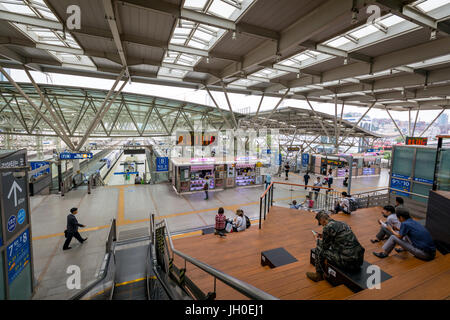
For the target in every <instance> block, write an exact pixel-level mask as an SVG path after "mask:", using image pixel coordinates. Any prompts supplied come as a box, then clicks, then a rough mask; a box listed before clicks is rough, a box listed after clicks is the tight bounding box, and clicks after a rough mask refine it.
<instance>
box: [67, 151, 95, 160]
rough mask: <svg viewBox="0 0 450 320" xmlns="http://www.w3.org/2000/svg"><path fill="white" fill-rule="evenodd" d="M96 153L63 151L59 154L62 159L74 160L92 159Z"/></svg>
mask: <svg viewBox="0 0 450 320" xmlns="http://www.w3.org/2000/svg"><path fill="white" fill-rule="evenodd" d="M93 156H94V155H93V154H92V152H78V153H72V152H61V153H60V154H59V159H61V160H74V159H92V157H93Z"/></svg>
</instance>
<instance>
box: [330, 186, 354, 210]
mask: <svg viewBox="0 0 450 320" xmlns="http://www.w3.org/2000/svg"><path fill="white" fill-rule="evenodd" d="M340 211H342V212H343V213H345V214H351V210H350V195H348V194H347V192H345V191H344V192H342V199H341V200H339V201H338V202H337V203H336V206H335V207H334V210H331V213H333V214H336V213H339V212H340Z"/></svg>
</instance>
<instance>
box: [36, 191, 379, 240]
mask: <svg viewBox="0 0 450 320" xmlns="http://www.w3.org/2000/svg"><path fill="white" fill-rule="evenodd" d="M130 186H132V185H123V186H107V188H118V189H119V197H118V202H117V221H116V222H117V226H124V225H130V224H137V223H142V222H148V221H149V219H148V218H147V219H138V220H128V219H125V205H124V198H125V192H124V188H127V187H130ZM133 186H134V185H133ZM379 189H384V188H379ZM337 190H339V188H338V189H337ZM342 190H344V189H342ZM369 190H370V191H375V190H378V189H373V187H368V188H360V189H353V190H352V191H355V192H356V191H359V192H364V191H369ZM299 192H300V191H299ZM290 199H291V197H286V198H276V199H274V201H283V200H290ZM80 202H81V201H80ZM257 204H259V201H254V202H247V203H241V204H232V205H229V206H223V208H224V209H226V210H230V211H236V210H237V209H239V208H242V207H247V206H251V205H257ZM191 207H192V205H191ZM218 209H219V207H216V208H207V209H200V210H191V211H186V212H180V213H174V214H168V215H164V216H159V217H155V219H156V220H162V219H167V218H174V217H179V216H185V215H191V214H197V213H205V212H211V211H214V214H215V212H216V211H217V210H218ZM105 228H109V225H104V226H98V227H92V228H85V229H83V230H80V232H89V231H97V230H101V229H105ZM200 233H201V232H200ZM60 236H64V233H63V232H60V233H54V234H48V235H43V236H37V237H33V240H41V239H49V238H54V237H60ZM175 237H178V236H175ZM175 237H174V238H175Z"/></svg>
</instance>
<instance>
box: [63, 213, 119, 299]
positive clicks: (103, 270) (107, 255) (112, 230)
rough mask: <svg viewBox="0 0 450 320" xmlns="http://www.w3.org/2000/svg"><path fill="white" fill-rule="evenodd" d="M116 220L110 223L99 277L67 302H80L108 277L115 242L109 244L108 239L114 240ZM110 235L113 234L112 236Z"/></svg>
mask: <svg viewBox="0 0 450 320" xmlns="http://www.w3.org/2000/svg"><path fill="white" fill-rule="evenodd" d="M115 225H116V219H113V221H112V223H111V227H110V229H109V230H110V231H109V233H108V243H109V247H108V246H107V248H106V252H105V258H104V259H103V261H105V260H106V262H105V264H104V267H103V268H101V269H100V271H99V277H98V278H97V279H96V280H94V281H93V282H92V283H90V284H89V285H87V286H86V288H84V289H82V290H81V291H80V292H78V293H77V294H75V295H74V296H72V297H71V298H70V299H69V300H81V299H82V298H83V297H84V296H85V295H86V294H88V293H89V292H90V291H91V290H92V289H94V288H95V287H96V286H97V285H99V284H100V283H102V281H103V280H105V279H106V277H107V276H108V269H109V264H110V263H111V258H112V257H113V255H114V247H115V242H114V241H110V242H109V238H110V237H111V236H113V238H114V239H116V235H115V233H116V226H115ZM111 233H114V234H113V235H112V234H111Z"/></svg>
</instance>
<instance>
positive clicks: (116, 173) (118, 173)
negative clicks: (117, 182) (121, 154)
mask: <svg viewBox="0 0 450 320" xmlns="http://www.w3.org/2000/svg"><path fill="white" fill-rule="evenodd" d="M114 174H115V175H120V174H139V172H137V171H136V172H114Z"/></svg>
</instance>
